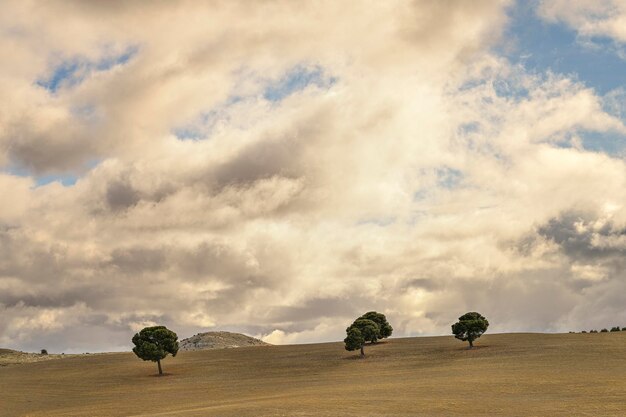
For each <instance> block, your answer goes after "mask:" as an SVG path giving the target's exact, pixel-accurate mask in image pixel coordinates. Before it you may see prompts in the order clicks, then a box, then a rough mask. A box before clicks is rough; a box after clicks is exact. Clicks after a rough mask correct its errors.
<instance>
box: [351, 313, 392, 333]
mask: <svg viewBox="0 0 626 417" xmlns="http://www.w3.org/2000/svg"><path fill="white" fill-rule="evenodd" d="M359 318H361V319H366V320H372V321H373V322H374V323H376V324H378V327H379V329H380V331H379V332H378V339H385V338H387V337H389V336H391V333H393V327H391V325H390V324H389V322H388V321H387V317H385V315H384V314H382V313H378V312H376V311H368V312H367V313H365V314H363V315H362V316H361V317H359Z"/></svg>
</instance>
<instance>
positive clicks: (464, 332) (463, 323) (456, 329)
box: [452, 312, 489, 349]
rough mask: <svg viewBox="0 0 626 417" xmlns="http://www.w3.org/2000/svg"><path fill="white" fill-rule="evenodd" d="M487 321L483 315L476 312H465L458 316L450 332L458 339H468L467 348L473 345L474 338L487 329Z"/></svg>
mask: <svg viewBox="0 0 626 417" xmlns="http://www.w3.org/2000/svg"><path fill="white" fill-rule="evenodd" d="M487 327H489V322H488V321H487V319H486V318H485V317H483V316H482V315H481V314H479V313H476V312H471V313H465V314H463V315H462V316H461V317H459V321H458V322H457V323H454V324H453V325H452V333H453V334H454V337H456V338H457V339H459V340H463V341H468V342H469V348H470V349H471V348H472V347H474V340H476V339H478V338H479V337H480V336H482V334H483V333H485V332H486V331H487Z"/></svg>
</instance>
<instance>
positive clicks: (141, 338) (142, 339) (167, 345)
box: [133, 326, 178, 375]
mask: <svg viewBox="0 0 626 417" xmlns="http://www.w3.org/2000/svg"><path fill="white" fill-rule="evenodd" d="M133 343H134V344H135V347H134V348H133V352H135V355H137V356H139V358H141V359H143V360H144V361H152V362H156V363H157V365H158V367H159V375H163V370H162V369H161V359H164V358H165V357H166V356H167V355H168V354H170V353H171V354H172V356H176V354H177V353H178V336H177V335H176V333H174V332H173V331H171V330H169V329H168V328H167V327H165V326H153V327H146V328H144V329H143V330H141V331H140V332H139V333H137V334H135V336H133Z"/></svg>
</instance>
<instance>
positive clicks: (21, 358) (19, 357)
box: [0, 349, 67, 366]
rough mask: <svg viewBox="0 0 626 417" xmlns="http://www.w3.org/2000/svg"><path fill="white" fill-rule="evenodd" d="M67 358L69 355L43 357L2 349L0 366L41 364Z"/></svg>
mask: <svg viewBox="0 0 626 417" xmlns="http://www.w3.org/2000/svg"><path fill="white" fill-rule="evenodd" d="M65 356H67V355H41V354H39V353H26V352H20V351H18V350H11V349H0V366H7V365H17V364H23V363H31V362H41V361H47V360H50V359H61V358H64V357H65Z"/></svg>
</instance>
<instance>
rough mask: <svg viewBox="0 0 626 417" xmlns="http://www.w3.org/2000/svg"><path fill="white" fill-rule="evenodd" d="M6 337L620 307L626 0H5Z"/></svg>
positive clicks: (621, 322) (493, 318) (512, 319)
mask: <svg viewBox="0 0 626 417" xmlns="http://www.w3.org/2000/svg"><path fill="white" fill-rule="evenodd" d="M0 61H1V62H2V66H1V67H0V91H2V94H0V196H1V199H0V347H4V348H14V349H21V350H26V351H37V350H39V349H43V348H45V349H47V350H48V351H49V352H51V353H52V352H65V353H73V352H98V351H116V350H128V349H130V347H131V342H130V339H131V338H132V335H133V334H134V333H135V332H137V331H138V330H140V329H141V328H143V327H145V326H149V325H155V324H162V325H166V326H168V327H169V328H170V329H172V330H174V331H175V332H177V333H178V335H179V337H180V338H184V337H189V336H191V335H193V334H196V333H198V332H202V331H210V330H228V331H236V332H243V333H246V334H249V335H252V336H256V337H259V338H262V339H263V340H265V341H267V342H270V343H276V344H288V343H311V342H320V341H338V340H341V339H343V338H344V337H345V328H346V327H347V326H348V325H349V324H350V323H351V322H352V321H353V320H354V318H356V317H358V316H359V315H361V314H363V313H365V312H366V311H370V310H377V311H379V312H382V313H384V314H386V315H387V318H388V319H389V321H390V323H391V324H392V326H393V327H394V336H397V337H402V336H424V335H441V334H449V333H450V325H451V324H452V323H453V322H454V321H455V319H457V318H458V317H459V316H460V315H462V314H464V313H465V312H467V311H479V312H480V313H482V314H483V315H485V316H486V317H487V318H488V319H489V322H490V324H491V325H490V328H489V331H490V332H528V331H532V332H567V331H570V330H583V329H587V330H588V329H592V328H596V329H600V328H603V327H611V326H626V308H625V306H626V270H625V267H626V256H625V255H626V206H625V204H626V160H625V157H626V124H625V123H626V101H625V100H626V1H624V0H598V1H594V2H589V1H584V0H567V1H566V0H545V1H543V0H542V1H520V2H514V1H506V0H504V1H497V0H489V1H480V0H476V1H472V2H468V1H463V0H458V1H454V0H449V1H435V0H415V1H386V2H365V1H350V0H347V1H341V2H337V1H316V2H312V1H311V2H290V1H279V0H276V1H268V2H248V1H244V0H241V1H236V0H233V1H223V2H222V1H216V2H198V1H154V2H150V3H145V2H123V1H106V2H104V1H97V2H96V1H94V2H81V1H63V2H62V1H46V2H34V1H17V0H15V1H13V0H7V1H3V2H1V3H0Z"/></svg>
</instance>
